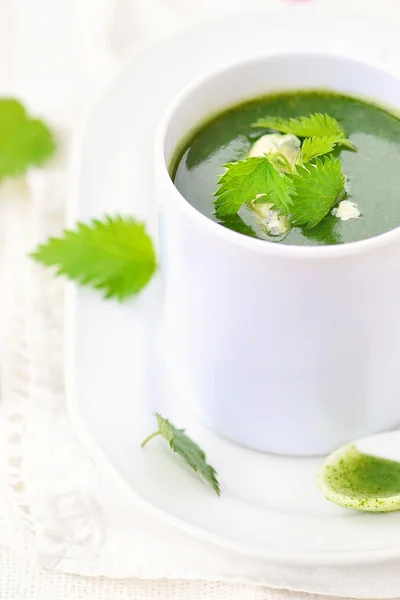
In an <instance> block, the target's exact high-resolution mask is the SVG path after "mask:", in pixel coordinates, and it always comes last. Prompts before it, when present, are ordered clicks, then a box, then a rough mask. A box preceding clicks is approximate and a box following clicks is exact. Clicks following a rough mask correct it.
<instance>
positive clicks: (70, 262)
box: [32, 215, 157, 301]
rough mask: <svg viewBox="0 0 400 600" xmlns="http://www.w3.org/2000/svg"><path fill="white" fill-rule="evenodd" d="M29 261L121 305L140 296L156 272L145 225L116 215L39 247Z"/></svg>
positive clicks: (77, 228) (83, 225)
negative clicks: (102, 293) (50, 268)
mask: <svg viewBox="0 0 400 600" xmlns="http://www.w3.org/2000/svg"><path fill="white" fill-rule="evenodd" d="M32 257H33V258H34V259H35V260H37V261H38V262H40V263H42V264H43V265H45V266H55V267H56V269H57V275H66V276H67V277H68V278H69V279H72V280H75V281H77V282H79V283H81V284H83V285H89V286H91V287H93V288H96V289H98V290H101V291H103V292H104V294H105V297H106V298H111V297H115V298H117V299H118V300H121V301H122V300H124V299H125V298H128V297H129V296H132V295H134V294H137V293H138V292H140V290H142V289H143V288H144V287H145V286H146V285H147V283H148V282H149V281H150V279H151V277H152V276H153V274H154V272H155V270H156V268H157V261H156V255H155V251H154V247H153V243H152V241H151V238H150V237H149V235H148V234H147V232H146V229H145V225H144V224H143V223H140V222H139V221H137V220H136V219H134V218H133V217H125V218H123V217H121V216H119V215H117V216H106V217H104V220H103V221H101V220H98V219H93V221H92V222H91V223H90V224H85V223H78V224H77V226H76V229H75V230H66V231H64V233H63V235H62V236H61V237H59V238H54V237H53V238H50V239H49V240H48V242H46V243H45V244H41V245H40V246H39V247H38V248H37V249H36V251H35V252H34V253H33V254H32Z"/></svg>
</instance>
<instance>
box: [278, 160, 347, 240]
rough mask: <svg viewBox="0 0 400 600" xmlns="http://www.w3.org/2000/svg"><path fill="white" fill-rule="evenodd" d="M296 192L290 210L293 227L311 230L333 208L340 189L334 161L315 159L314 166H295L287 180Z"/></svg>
mask: <svg viewBox="0 0 400 600" xmlns="http://www.w3.org/2000/svg"><path fill="white" fill-rule="evenodd" d="M290 177H291V179H292V181H293V184H294V186H295V188H296V200H295V202H294V204H293V206H292V207H291V209H290V221H291V223H292V224H293V225H304V226H305V228H306V229H312V228H313V227H315V226H316V225H318V223H320V222H321V221H322V219H323V218H324V217H326V215H327V214H328V213H329V211H330V210H331V209H332V208H333V207H334V206H335V204H337V202H338V199H339V198H340V195H341V193H342V192H343V189H344V181H345V180H344V175H343V173H342V165H341V163H340V160H339V159H338V158H335V157H333V156H327V157H324V158H323V159H321V158H317V160H316V162H315V164H308V165H306V166H303V167H301V166H298V167H297V169H296V173H294V174H293V175H291V176H290Z"/></svg>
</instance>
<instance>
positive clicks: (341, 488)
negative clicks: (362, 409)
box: [318, 431, 400, 512]
mask: <svg viewBox="0 0 400 600" xmlns="http://www.w3.org/2000/svg"><path fill="white" fill-rule="evenodd" d="M318 485H319V487H320V489H321V491H322V493H323V494H324V495H325V497H326V498H327V499H328V500H330V501H331V502H335V503H336V504H339V505H340V506H345V507H346V508H355V509H356V510H361V511H366V512H389V511H394V510H400V431H392V432H389V433H382V434H379V435H374V436H371V437H368V438H363V439H361V440H358V441H356V442H354V443H352V444H348V445H347V446H342V447H341V448H339V449H338V450H335V451H334V452H332V454H330V455H329V456H328V458H327V459H326V461H325V463H324V465H323V466H322V468H321V470H320V472H319V474H318Z"/></svg>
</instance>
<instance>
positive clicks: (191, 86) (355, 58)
mask: <svg viewBox="0 0 400 600" xmlns="http://www.w3.org/2000/svg"><path fill="white" fill-rule="evenodd" d="M300 56H302V57H307V56H309V57H318V58H321V57H322V58H327V59H342V60H343V59H344V60H347V61H349V62H350V63H353V64H358V65H360V66H367V67H370V68H372V69H376V70H379V71H381V72H382V73H385V74H386V75H388V76H390V77H392V78H393V79H396V80H398V82H399V83H400V71H399V70H398V69H396V68H394V67H393V66H391V65H389V64H388V63H386V62H384V61H382V60H379V59H371V58H363V57H360V56H359V55H357V54H353V53H352V52H349V51H346V52H339V51H325V50H322V51H321V50H313V49H308V48H307V49H304V48H302V49H300V48H298V47H296V48H290V47H288V48H286V49H284V50H282V49H279V50H274V51H268V52H265V53H262V54H258V55H255V56H252V57H249V58H245V59H242V60H236V61H234V62H231V63H228V64H226V65H223V66H222V67H218V68H216V69H212V70H208V71H207V72H206V73H202V74H201V75H200V76H198V77H196V78H195V79H193V80H192V81H191V82H189V83H188V84H187V85H186V86H185V87H184V88H183V89H182V90H181V91H180V92H179V93H178V94H176V95H175V97H174V98H173V100H172V101H171V102H170V104H169V106H168V107H167V109H166V110H165V111H164V114H163V116H162V117H161V119H160V121H159V124H158V126H157V129H156V134H155V139H154V158H155V165H156V166H160V167H161V171H160V172H159V170H158V168H156V171H155V177H158V176H159V175H160V176H161V177H162V184H163V185H166V186H167V188H169V191H171V194H168V198H169V200H168V201H171V198H172V199H173V200H172V201H173V202H174V203H175V205H176V206H177V207H178V208H179V209H180V210H182V211H183V212H184V213H185V215H186V216H187V217H188V218H190V220H191V221H192V222H194V224H195V225H197V226H198V227H199V228H201V229H206V230H207V231H209V233H211V234H212V235H215V236H216V237H218V238H220V239H221V240H222V241H223V242H225V243H227V244H231V245H234V246H237V247H241V248H243V249H244V250H250V251H254V252H256V253H259V254H267V255H274V256H277V257H280V258H312V259H321V258H325V259H326V258H340V257H342V258H346V257H349V256H354V255H357V254H363V253H367V252H369V251H374V250H378V249H380V248H384V247H385V246H388V245H390V244H391V243H392V242H395V241H397V240H398V239H400V225H398V226H397V227H395V228H393V229H391V230H389V231H386V232H384V233H381V234H378V235H376V236H373V237H370V238H365V239H362V240H358V241H354V242H344V243H342V244H332V245H326V244H323V245H320V246H316V245H309V246H308V245H295V244H281V243H279V242H269V241H268V240H264V239H259V238H253V237H250V236H247V235H245V234H242V233H239V232H237V231H234V230H232V229H229V228H227V227H224V226H223V225H221V224H220V223H217V222H216V221H213V220H212V219H210V218H209V217H208V216H206V215H204V214H203V213H201V212H200V211H199V210H198V209H197V208H195V207H194V206H193V205H192V204H191V203H190V202H189V201H188V200H187V199H186V198H185V197H184V196H183V194H182V193H181V192H180V191H179V190H178V188H177V187H176V186H175V184H174V182H173V180H172V177H171V175H170V172H169V166H168V164H167V161H166V158H165V151H164V150H165V141H166V137H167V133H168V130H169V126H170V124H171V121H172V119H173V117H174V116H175V115H176V114H177V113H178V111H179V109H180V107H181V105H182V104H183V103H184V102H185V101H186V100H187V98H188V97H189V96H190V95H191V94H193V93H195V92H196V90H198V89H200V88H201V87H202V86H203V85H206V84H207V83H209V82H211V81H212V80H214V79H217V78H218V77H219V76H222V75H223V74H225V73H228V72H230V71H234V70H235V69H237V68H242V67H245V66H246V65H252V64H255V63H258V62H262V61H263V60H266V59H269V58H288V59H290V58H295V57H300ZM337 91H338V92H339V93H340V90H337ZM355 97H356V95H355ZM250 99H251V98H249V100H250ZM377 105H378V106H379V100H377ZM227 106H229V105H227ZM232 106H234V103H233V104H232ZM394 108H396V107H394ZM398 108H399V109H400V102H399V106H398ZM221 110H222V109H221ZM216 114H218V111H216ZM205 118H207V117H206V115H205ZM178 143H179V142H178ZM177 145H178V144H177Z"/></svg>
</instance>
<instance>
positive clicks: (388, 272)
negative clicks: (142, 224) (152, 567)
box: [155, 51, 400, 455]
mask: <svg viewBox="0 0 400 600" xmlns="http://www.w3.org/2000/svg"><path fill="white" fill-rule="evenodd" d="M307 88H308V89H310V88H316V89H331V90H335V91H338V92H343V93H347V94H352V95H355V96H360V97H364V98H368V99H371V100H372V101H377V102H378V103H380V104H383V105H390V106H393V107H400V78H399V77H398V76H396V75H395V74H394V73H392V72H390V71H389V70H388V69H387V68H386V67H384V66H382V65H378V64H373V63H370V62H365V61H362V60H357V59H355V58H350V57H346V56H340V55H336V54H335V55H332V54H324V53H319V52H318V53H317V52H316V53H312V52H307V53H304V52H295V51H294V52H288V53H279V54H274V55H272V54H268V55H266V56H263V57H259V58H256V59H253V60H249V61H247V62H245V63H241V64H236V65H233V66H229V67H227V68H225V69H223V70H220V71H219V72H217V73H213V74H211V75H209V76H207V77H205V78H203V79H202V80H200V81H198V82H196V83H195V84H193V85H192V86H190V87H189V88H188V89H186V90H185V91H184V92H183V93H182V94H181V95H180V96H179V98H178V99H177V100H176V101H175V102H174V104H173V106H172V107H171V108H170V109H169V110H168V112H167V114H166V116H165V118H164V119H163V122H162V124H161V125H160V128H159V131H158V134H157V139H156V147H155V182H156V188H157V199H158V204H159V231H160V260H161V267H162V273H163V277H164V283H165V304H164V306H165V315H164V317H165V340H166V359H167V361H168V364H169V369H170V371H171V374H172V377H173V380H174V382H175V384H176V386H177V389H178V391H179V393H180V394H181V395H182V396H183V397H184V398H185V400H187V401H189V402H191V404H192V406H193V408H194V410H195V412H196V413H197V415H198V416H199V417H200V419H201V420H202V421H203V422H204V423H205V424H206V425H207V426H209V427H210V428H212V429H213V430H215V431H216V432H217V433H219V434H221V435H222V436H225V437H227V438H229V439H231V440H232V441H235V442H237V443H239V444H243V445H245V446H248V447H250V448H255V449H258V450H262V451H267V452H273V453H279V454H291V455H313V454H323V453H326V452H328V451H331V450H333V449H334V448H335V447H337V446H338V445H340V444H343V443H345V442H348V441H350V440H351V439H354V438H359V437H361V436H364V435H368V434H371V433H374V432H378V431H381V430H385V429H388V428H392V427H394V426H396V425H397V424H398V422H399V421H400V376H399V375H400V229H399V228H397V229H395V230H393V231H390V232H388V233H385V234H383V235H380V236H378V237H375V238H372V239H367V240H363V241H360V242H354V243H351V244H343V245H336V246H324V247H320V246H319V247H315V246H314V247H312V246H309V247H307V246H288V245H283V244H279V243H271V242H266V241H263V240H257V239H253V238H250V237H247V236H245V235H242V234H239V233H236V232H234V231H231V230H229V229H226V228H224V227H223V226H221V225H219V224H217V223H215V222H213V221H211V220H210V219H209V218H207V217H206V216H204V215H203V214H201V213H200V212H198V211H197V210H196V209H195V208H194V207H193V206H191V205H190V204H189V203H188V202H187V201H186V200H185V198H183V196H182V195H181V194H180V193H179V191H178V190H177V189H176V188H175V186H174V184H173V182H172V180H171V177H170V174H169V168H170V163H171V160H172V157H173V155H174V153H175V151H176V148H177V146H178V145H179V144H180V143H181V141H182V139H184V138H185V137H187V135H188V133H189V132H190V131H192V130H193V129H194V128H195V127H196V126H198V125H199V123H200V122H202V121H204V120H207V119H208V118H209V117H210V116H212V115H213V114H215V113H218V112H219V111H221V110H223V109H225V108H227V107H229V106H232V105H235V104H236V103H240V102H242V101H244V100H248V99H252V98H256V97H257V96H262V95H266V94H268V93H272V92H277V91H281V90H288V89H289V90H298V89H307ZM399 168H400V165H399ZM377 202H379V198H377ZM399 202H400V195H399Z"/></svg>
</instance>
